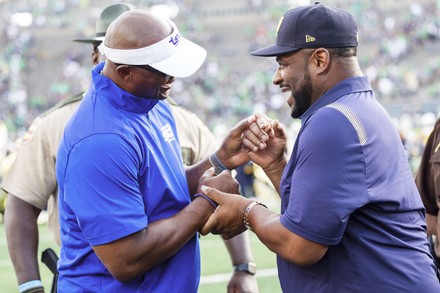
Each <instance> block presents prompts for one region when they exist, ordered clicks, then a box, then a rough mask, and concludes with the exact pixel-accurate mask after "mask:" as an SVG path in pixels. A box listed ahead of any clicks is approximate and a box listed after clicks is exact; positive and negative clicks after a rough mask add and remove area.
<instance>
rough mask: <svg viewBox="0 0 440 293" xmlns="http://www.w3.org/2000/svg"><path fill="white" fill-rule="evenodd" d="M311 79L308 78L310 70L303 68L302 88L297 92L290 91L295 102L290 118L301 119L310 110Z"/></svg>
mask: <svg viewBox="0 0 440 293" xmlns="http://www.w3.org/2000/svg"><path fill="white" fill-rule="evenodd" d="M312 92H313V88H312V79H311V78H310V70H309V68H308V67H305V68H304V79H303V82H302V86H301V87H300V89H299V90H298V91H295V92H294V91H292V96H293V99H294V100H295V105H294V106H293V108H292V112H291V113H290V116H292V118H299V117H301V115H302V114H304V112H306V111H307V109H309V108H310V106H311V104H312Z"/></svg>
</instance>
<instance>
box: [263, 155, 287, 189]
mask: <svg viewBox="0 0 440 293" xmlns="http://www.w3.org/2000/svg"><path fill="white" fill-rule="evenodd" d="M286 164H287V161H286V158H285V157H284V156H283V157H282V158H281V159H280V160H279V161H278V162H277V163H274V164H273V165H272V166H271V167H268V168H265V169H263V170H264V173H266V175H267V177H268V178H269V180H270V182H272V185H273V186H274V187H275V189H276V191H277V192H278V194H280V195H281V191H280V186H281V177H282V176H283V171H284V168H285V167H286Z"/></svg>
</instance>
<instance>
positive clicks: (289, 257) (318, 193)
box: [201, 2, 440, 293]
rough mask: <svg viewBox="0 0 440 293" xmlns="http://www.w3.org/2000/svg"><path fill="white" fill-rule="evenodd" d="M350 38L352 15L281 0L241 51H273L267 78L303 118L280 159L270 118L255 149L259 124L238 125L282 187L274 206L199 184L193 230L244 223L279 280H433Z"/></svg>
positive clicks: (397, 287) (354, 288)
mask: <svg viewBox="0 0 440 293" xmlns="http://www.w3.org/2000/svg"><path fill="white" fill-rule="evenodd" d="M357 45H358V28H357V23H356V21H355V19H354V17H353V16H352V15H351V14H350V13H349V12H347V11H345V10H342V9H337V8H331V7H328V6H325V5H323V4H320V3H319V2H316V3H315V4H312V5H306V6H300V7H297V8H293V9H291V10H289V11H287V12H286V13H285V14H284V15H283V16H282V17H281V19H280V22H279V25H278V27H277V36H276V44H275V45H272V46H269V47H266V48H262V49H259V50H256V51H253V52H252V53H251V54H252V55H255V56H262V57H275V58H276V61H277V63H278V68H277V69H276V71H275V74H274V77H273V83H274V84H275V85H276V86H278V87H279V88H280V90H281V92H283V93H287V92H290V96H289V98H288V104H289V106H290V108H291V116H292V118H299V119H301V124H302V126H301V129H300V131H299V134H298V137H297V139H296V141H295V145H294V148H293V152H292V154H291V156H290V159H289V160H288V161H287V158H286V156H285V148H286V132H285V130H284V127H281V126H280V124H279V123H278V122H277V121H273V122H272V123H271V124H272V127H273V130H274V132H275V135H274V136H272V138H269V139H267V140H266V144H265V145H264V146H263V147H264V148H263V149H259V146H260V141H259V140H261V139H262V138H263V136H262V135H263V134H264V133H262V132H261V130H259V129H258V128H251V130H252V131H249V130H246V131H245V132H244V133H243V135H244V138H243V144H244V145H245V146H246V148H247V149H248V150H249V152H248V155H249V158H250V159H251V160H252V161H254V162H255V163H256V164H258V165H260V166H261V167H262V168H263V170H264V171H265V173H266V174H267V175H268V177H269V178H270V179H271V181H272V183H273V185H274V186H275V188H276V189H277V191H278V193H279V194H280V196H281V214H278V213H275V212H272V211H270V210H268V209H267V208H265V206H264V204H262V203H259V202H257V201H254V200H249V199H246V198H243V197H241V196H238V195H236V194H228V193H226V192H222V191H219V190H216V189H215V188H213V187H205V186H201V190H202V192H203V193H204V194H205V195H207V196H209V197H210V198H211V199H212V200H213V201H215V202H217V203H218V204H219V207H218V208H217V209H216V211H215V212H214V213H213V215H212V216H211V217H210V218H209V220H208V221H207V223H206V225H205V226H204V227H203V228H202V230H201V233H202V234H206V233H208V232H211V231H212V232H213V233H215V234H223V235H224V236H225V237H232V236H233V235H236V234H237V233H240V232H242V231H244V230H246V228H248V229H251V230H253V231H254V232H255V234H256V235H257V237H258V238H259V239H260V240H261V242H262V243H263V244H265V245H266V246H267V247H268V248H269V249H270V250H271V251H273V252H275V253H276V254H277V259H278V276H279V279H280V283H281V288H282V290H283V292H351V293H353V292H440V284H439V280H438V279H437V276H436V272H435V266H434V262H433V258H432V256H431V254H430V251H429V243H428V241H427V239H426V225H425V216H424V207H423V204H422V201H421V199H420V196H419V194H418V192H417V188H416V185H415V183H414V179H413V175H412V172H411V168H410V166H409V162H408V160H407V157H406V154H405V150H404V148H403V145H402V142H401V140H400V137H399V134H398V132H397V130H396V128H395V126H394V124H393V123H392V121H391V119H390V117H389V115H388V113H387V112H386V111H385V109H384V108H383V107H382V106H381V105H380V104H379V103H378V102H377V100H376V98H375V95H374V92H373V89H372V88H371V85H370V82H369V80H368V78H367V77H366V76H364V75H363V73H362V71H361V69H360V66H359V62H358V59H357ZM220 162H221V163H222V162H223V161H221V160H220Z"/></svg>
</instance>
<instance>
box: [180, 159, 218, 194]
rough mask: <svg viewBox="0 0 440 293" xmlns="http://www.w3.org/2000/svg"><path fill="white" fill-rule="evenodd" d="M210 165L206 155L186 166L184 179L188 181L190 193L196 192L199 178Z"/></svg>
mask: <svg viewBox="0 0 440 293" xmlns="http://www.w3.org/2000/svg"><path fill="white" fill-rule="evenodd" d="M211 167H212V165H211V163H210V162H209V159H208V157H206V158H205V159H203V160H202V161H200V162H198V163H196V164H194V165H192V166H190V167H186V170H185V171H186V179H187V182H188V187H189V192H190V194H191V195H193V194H195V193H197V187H198V184H199V179H200V177H201V176H202V175H203V173H204V172H205V171H206V170H207V169H209V168H211Z"/></svg>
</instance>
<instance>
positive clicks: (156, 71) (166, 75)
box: [115, 63, 170, 78]
mask: <svg viewBox="0 0 440 293" xmlns="http://www.w3.org/2000/svg"><path fill="white" fill-rule="evenodd" d="M115 65H116V66H120V65H125V66H129V67H137V68H142V69H144V70H147V71H150V72H153V73H156V74H157V75H159V76H161V77H163V78H169V77H170V76H169V75H168V74H166V73H163V72H162V71H160V70H157V69H156V68H153V67H151V66H150V65H129V64H119V63H115Z"/></svg>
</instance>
